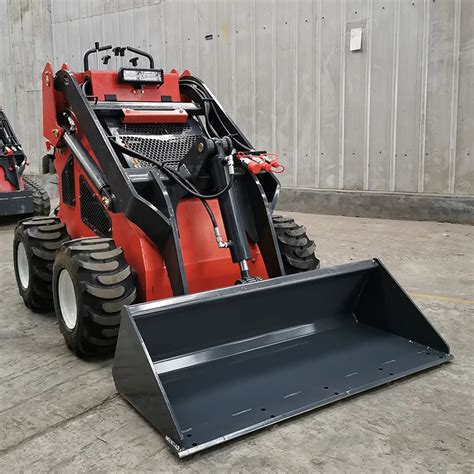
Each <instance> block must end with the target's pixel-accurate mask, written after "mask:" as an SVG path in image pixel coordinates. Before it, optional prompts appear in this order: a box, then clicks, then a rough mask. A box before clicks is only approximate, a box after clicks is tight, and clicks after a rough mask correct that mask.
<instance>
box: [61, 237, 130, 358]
mask: <svg viewBox="0 0 474 474" xmlns="http://www.w3.org/2000/svg"><path fill="white" fill-rule="evenodd" d="M53 297H54V307H55V310H56V315H57V317H58V323H59V329H60V330H61V333H62V334H63V336H64V339H65V341H66V344H67V345H68V347H69V348H70V349H71V350H72V351H73V352H74V353H75V354H76V355H77V356H79V357H87V356H92V355H96V354H103V353H109V352H112V351H113V350H114V349H115V344H116V342H117V335H118V330H119V326H120V311H121V309H122V306H123V305H125V304H131V303H133V301H134V300H135V297H136V289H135V284H134V281H133V276H132V273H131V271H130V267H129V266H128V264H127V262H126V261H125V258H124V256H123V251H122V249H121V248H116V247H115V244H114V241H113V240H112V239H106V238H98V237H93V238H85V239H76V240H72V241H70V242H67V244H66V245H64V246H63V247H62V248H61V250H60V251H59V252H58V255H57V257H56V260H55V262H54V269H53Z"/></svg>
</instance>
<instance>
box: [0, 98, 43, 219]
mask: <svg viewBox="0 0 474 474" xmlns="http://www.w3.org/2000/svg"><path fill="white" fill-rule="evenodd" d="M26 165H27V160H26V156H25V154H24V152H23V149H22V147H21V145H20V142H19V141H18V138H17V137H16V135H15V132H14V131H13V127H12V126H11V124H10V122H9V121H8V118H7V116H6V114H5V111H4V110H3V108H2V106H1V105H0V168H1V171H0V217H5V216H13V215H21V214H36V215H47V214H49V211H50V203H49V196H48V194H47V193H46V191H45V190H44V189H43V188H42V186H40V185H39V184H38V183H36V182H35V181H34V179H32V178H30V177H29V176H24V175H23V172H24V171H25V167H26Z"/></svg>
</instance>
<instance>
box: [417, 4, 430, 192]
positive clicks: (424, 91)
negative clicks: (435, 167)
mask: <svg viewBox="0 0 474 474" xmlns="http://www.w3.org/2000/svg"><path fill="white" fill-rule="evenodd" d="M429 1H430V0H425V2H424V4H423V9H424V15H423V20H424V21H423V44H422V48H423V49H422V60H421V62H422V65H423V79H422V81H421V111H420V114H421V120H420V132H419V139H420V144H419V146H420V150H419V153H420V159H419V170H418V192H419V193H423V192H424V188H425V183H424V175H425V159H426V112H427V102H428V61H429V40H430V34H429V25H430V8H429Z"/></svg>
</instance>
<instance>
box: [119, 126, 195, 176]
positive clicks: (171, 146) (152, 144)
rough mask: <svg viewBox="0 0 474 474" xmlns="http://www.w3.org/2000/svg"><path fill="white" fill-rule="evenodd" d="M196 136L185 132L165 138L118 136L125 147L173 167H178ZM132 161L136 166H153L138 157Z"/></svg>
mask: <svg viewBox="0 0 474 474" xmlns="http://www.w3.org/2000/svg"><path fill="white" fill-rule="evenodd" d="M198 138H199V136H198V135H187V134H185V135H182V136H180V137H174V138H167V139H164V138H158V137H156V136H154V137H150V136H147V137H143V136H142V137H139V136H134V135H121V136H120V139H121V140H122V142H123V144H124V145H125V146H126V147H127V148H130V150H132V151H135V152H137V153H140V154H141V155H144V156H146V157H148V158H151V159H153V160H156V161H158V162H159V163H161V164H164V165H166V166H167V167H169V168H174V169H177V168H178V165H179V162H180V161H181V160H182V159H183V158H184V157H185V156H186V154H187V153H188V151H189V150H190V149H191V147H192V146H193V145H194V143H195V142H196V140H197V139H198ZM133 163H134V166H135V167H136V168H142V167H148V166H153V165H152V164H150V163H148V162H146V161H143V160H139V159H134V160H133Z"/></svg>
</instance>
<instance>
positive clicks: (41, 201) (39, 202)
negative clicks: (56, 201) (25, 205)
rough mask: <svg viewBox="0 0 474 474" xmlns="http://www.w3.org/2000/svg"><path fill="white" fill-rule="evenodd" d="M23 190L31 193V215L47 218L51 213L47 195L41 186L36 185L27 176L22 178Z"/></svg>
mask: <svg viewBox="0 0 474 474" xmlns="http://www.w3.org/2000/svg"><path fill="white" fill-rule="evenodd" d="M23 181H24V182H25V189H26V190H27V191H32V192H33V214H34V215H35V216H47V215H49V213H50V212H51V203H50V200H49V195H48V193H47V192H46V191H45V189H44V188H43V186H41V185H39V184H38V183H36V182H35V181H34V180H33V179H31V178H30V177H28V176H23Z"/></svg>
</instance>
